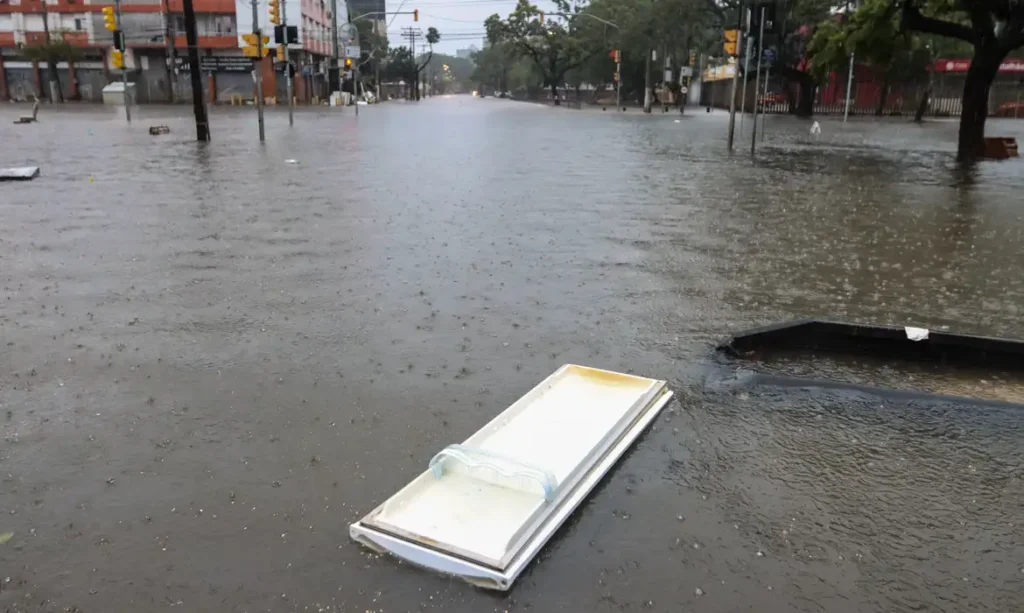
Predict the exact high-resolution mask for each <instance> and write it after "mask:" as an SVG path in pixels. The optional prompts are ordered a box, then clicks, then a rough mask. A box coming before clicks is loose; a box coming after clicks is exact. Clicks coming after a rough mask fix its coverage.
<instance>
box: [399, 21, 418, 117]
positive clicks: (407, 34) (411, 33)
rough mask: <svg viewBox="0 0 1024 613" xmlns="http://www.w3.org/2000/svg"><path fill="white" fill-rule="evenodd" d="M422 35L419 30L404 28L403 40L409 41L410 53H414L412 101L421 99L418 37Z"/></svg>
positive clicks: (411, 84)
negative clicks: (417, 50) (417, 62)
mask: <svg viewBox="0 0 1024 613" xmlns="http://www.w3.org/2000/svg"><path fill="white" fill-rule="evenodd" d="M419 35H420V31H419V29H418V28H402V38H408V39H409V52H410V53H412V66H413V69H414V70H415V71H416V73H415V74H414V75H412V83H410V84H409V93H410V100H419V97H420V72H419V66H417V65H416V37H417V36H419Z"/></svg>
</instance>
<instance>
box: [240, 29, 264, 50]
mask: <svg viewBox="0 0 1024 613" xmlns="http://www.w3.org/2000/svg"><path fill="white" fill-rule="evenodd" d="M242 40H244V41H245V44H247V45H252V46H253V47H255V46H256V45H257V44H259V40H260V36H259V34H257V33H255V32H246V33H244V34H242ZM269 44H270V37H269V36H264V37H263V46H264V47H266V46H267V45H269Z"/></svg>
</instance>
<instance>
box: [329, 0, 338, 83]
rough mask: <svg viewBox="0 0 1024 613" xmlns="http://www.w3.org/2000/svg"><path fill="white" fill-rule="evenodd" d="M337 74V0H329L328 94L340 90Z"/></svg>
mask: <svg viewBox="0 0 1024 613" xmlns="http://www.w3.org/2000/svg"><path fill="white" fill-rule="evenodd" d="M339 76H340V75H339V74H338V0H331V63H330V65H329V67H328V68H327V89H328V90H330V91H328V92H327V93H328V95H330V94H333V93H334V92H339V93H340V92H341V79H340V78H339Z"/></svg>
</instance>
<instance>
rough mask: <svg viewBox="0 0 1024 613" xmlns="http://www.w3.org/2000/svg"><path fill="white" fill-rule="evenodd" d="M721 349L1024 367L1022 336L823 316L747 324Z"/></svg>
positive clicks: (750, 354) (740, 353)
mask: <svg viewBox="0 0 1024 613" xmlns="http://www.w3.org/2000/svg"><path fill="white" fill-rule="evenodd" d="M719 349H720V350H721V351H724V352H725V353H727V354H729V355H731V356H733V357H737V358H753V359H757V358H760V357H762V356H763V354H772V353H784V352H795V351H817V352H822V353H832V354H836V353H840V354H856V355H870V356H875V357H880V358H885V359H887V360H910V361H918V362H939V363H943V364H964V365H970V366H975V367H986V368H1000V369H1006V370H1024V342H1022V341H1018V340H1012V339H1003V338H992V337H986V336H971V335H966V334H950V333H948V332H937V331H935V330H928V329H924V328H914V327H909V326H908V327H902V328H898V327H891V326H870V325H863V324H854V323H844V322H836V321H825V320H819V319H808V320H800V321H793V322H787V323H780V324H773V325H770V326H765V327H762V328H755V329H752V330H747V331H745V332H741V333H740V334H737V335H736V336H733V337H732V338H731V339H730V340H729V341H728V342H726V343H725V344H723V345H721V346H719Z"/></svg>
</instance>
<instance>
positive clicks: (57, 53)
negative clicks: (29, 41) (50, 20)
mask: <svg viewBox="0 0 1024 613" xmlns="http://www.w3.org/2000/svg"><path fill="white" fill-rule="evenodd" d="M21 54H22V55H23V56H25V58H26V59H28V60H29V61H37V62H40V63H46V64H56V63H57V62H73V61H75V60H78V59H80V58H81V57H82V51H81V49H79V48H78V47H76V46H74V45H72V44H71V43H69V42H68V41H66V40H64V39H62V38H60V39H58V38H52V39H51V40H49V41H46V42H44V43H42V44H39V45H28V46H25V47H22V49H21Z"/></svg>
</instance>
